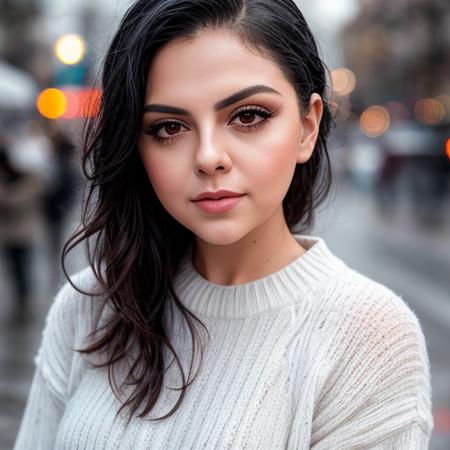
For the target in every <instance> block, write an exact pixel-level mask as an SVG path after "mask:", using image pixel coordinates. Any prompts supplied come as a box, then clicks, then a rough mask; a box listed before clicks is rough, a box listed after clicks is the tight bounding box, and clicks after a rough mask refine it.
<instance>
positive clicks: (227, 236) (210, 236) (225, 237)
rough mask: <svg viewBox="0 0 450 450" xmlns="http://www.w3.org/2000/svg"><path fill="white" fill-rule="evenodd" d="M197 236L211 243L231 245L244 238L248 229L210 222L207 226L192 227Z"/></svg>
mask: <svg viewBox="0 0 450 450" xmlns="http://www.w3.org/2000/svg"><path fill="white" fill-rule="evenodd" d="M191 231H192V232H193V233H194V234H195V236H196V237H197V238H198V239H200V240H202V241H204V242H206V243H208V244H211V245H231V244H234V243H236V242H238V241H239V240H240V239H242V238H243V237H244V236H245V235H246V234H247V233H248V230H243V229H242V228H241V227H238V226H234V225H231V226H229V227H227V226H224V225H223V223H222V224H219V223H217V224H209V225H205V227H202V228H201V229H199V228H195V229H193V228H191Z"/></svg>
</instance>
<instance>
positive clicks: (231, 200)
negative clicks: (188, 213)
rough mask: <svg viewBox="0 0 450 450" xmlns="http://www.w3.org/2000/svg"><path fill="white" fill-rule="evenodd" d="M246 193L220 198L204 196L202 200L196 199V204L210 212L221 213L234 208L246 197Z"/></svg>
mask: <svg viewBox="0 0 450 450" xmlns="http://www.w3.org/2000/svg"><path fill="white" fill-rule="evenodd" d="M244 195H245V194H240V195H235V196H227V197H220V198H215V199H212V198H203V199H201V200H196V201H194V203H195V205H196V206H197V207H198V208H200V209H201V210H203V211H204V212H207V213H210V214H219V213H224V212H227V211H229V210H231V209H233V208H234V207H235V206H236V205H237V204H238V203H239V202H240V201H241V198H242V197H244Z"/></svg>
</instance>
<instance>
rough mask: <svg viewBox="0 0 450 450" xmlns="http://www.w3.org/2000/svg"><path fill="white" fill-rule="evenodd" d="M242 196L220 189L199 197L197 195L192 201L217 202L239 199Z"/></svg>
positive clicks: (203, 193)
mask: <svg viewBox="0 0 450 450" xmlns="http://www.w3.org/2000/svg"><path fill="white" fill-rule="evenodd" d="M242 195H244V194H239V193H238V192H233V191H229V190H227V189H220V190H218V191H216V192H202V193H201V194H200V195H197V197H195V199H194V200H193V201H194V202H197V201H199V200H205V199H209V200H218V199H220V198H225V197H240V196H242Z"/></svg>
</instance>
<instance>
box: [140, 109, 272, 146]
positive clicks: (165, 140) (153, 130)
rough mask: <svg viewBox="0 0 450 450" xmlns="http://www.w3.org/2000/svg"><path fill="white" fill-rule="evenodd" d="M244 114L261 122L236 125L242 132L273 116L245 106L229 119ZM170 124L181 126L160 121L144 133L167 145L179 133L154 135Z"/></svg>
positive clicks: (172, 122) (262, 123)
mask: <svg viewBox="0 0 450 450" xmlns="http://www.w3.org/2000/svg"><path fill="white" fill-rule="evenodd" d="M244 113H252V114H257V115H259V116H260V117H262V118H263V120H260V121H259V122H257V123H255V124H250V125H238V128H240V129H242V130H244V131H250V130H253V129H256V128H260V127H262V126H263V125H265V124H266V123H267V122H268V121H269V118H270V117H272V116H273V115H274V114H275V113H274V112H273V111H268V110H266V109H264V108H259V107H256V106H246V107H244V108H242V109H240V110H239V111H237V112H236V114H235V115H234V116H233V118H232V119H231V121H233V120H234V119H236V118H237V117H239V116H240V115H242V114H244ZM170 124H175V125H178V124H180V125H181V123H180V122H178V121H177V120H173V119H167V120H162V121H161V122H157V123H155V124H153V125H150V126H149V127H148V128H147V129H146V130H145V133H146V134H148V135H150V136H152V138H153V139H154V140H155V141H157V142H161V143H169V142H171V141H173V140H174V139H176V137H177V136H178V134H179V133H177V134H176V135H174V136H171V137H161V136H158V135H157V134H156V133H158V131H159V130H161V129H162V128H164V127H165V126H167V125H170Z"/></svg>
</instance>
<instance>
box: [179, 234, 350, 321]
mask: <svg viewBox="0 0 450 450" xmlns="http://www.w3.org/2000/svg"><path fill="white" fill-rule="evenodd" d="M293 236H294V238H295V239H296V241H297V242H298V243H299V244H300V245H301V246H302V247H303V248H305V250H306V251H305V253H303V255H301V256H299V257H298V258H297V259H295V260H294V261H292V262H291V263H289V264H288V265H286V266H284V267H282V268H281V269H280V270H278V271H277V272H274V273H272V274H270V275H267V276H265V277H264V278H259V279H257V280H254V281H251V282H248V283H244V284H237V285H230V286H226V285H220V284H215V283H211V282H209V281H208V280H206V279H205V278H203V276H202V275H200V274H199V273H198V272H197V270H196V269H195V267H194V265H193V263H192V247H191V248H190V249H189V251H188V252H187V253H186V254H185V256H184V257H183V260H182V261H181V264H180V269H179V271H178V273H177V276H176V277H175V280H174V286H175V291H176V293H177V295H178V296H179V298H180V300H181V301H182V302H183V304H184V305H185V306H186V307H188V308H189V309H190V310H191V311H192V312H194V313H198V314H199V315H203V316H206V317H213V318H214V317H215V318H223V319H244V318H246V317H249V316H253V315H258V314H261V313H264V312H267V311H269V310H275V309H279V308H282V307H285V306H288V305H292V304H294V303H298V302H301V301H302V300H304V299H305V298H307V297H309V296H310V295H311V294H312V293H313V292H314V291H316V290H317V289H319V288H320V287H321V286H323V284H324V283H325V282H326V281H327V280H328V279H329V278H330V275H331V274H332V273H333V272H334V271H335V270H336V269H338V268H340V267H342V266H343V265H345V264H344V262H343V261H342V260H341V259H339V258H338V257H337V256H335V255H334V254H333V253H332V252H331V250H330V249H329V248H328V246H327V245H326V243H325V241H324V240H323V239H322V238H320V237H317V236H306V235H301V234H294V235H293Z"/></svg>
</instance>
